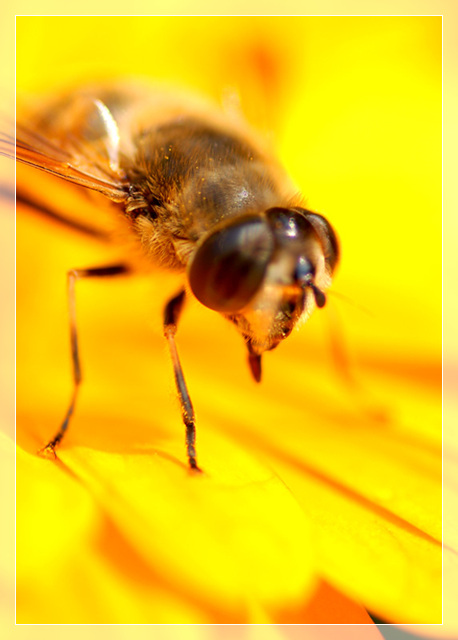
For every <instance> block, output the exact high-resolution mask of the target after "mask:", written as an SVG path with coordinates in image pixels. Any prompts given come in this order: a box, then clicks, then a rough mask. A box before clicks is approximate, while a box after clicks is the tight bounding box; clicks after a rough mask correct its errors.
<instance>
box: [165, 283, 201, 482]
mask: <svg viewBox="0 0 458 640" xmlns="http://www.w3.org/2000/svg"><path fill="white" fill-rule="evenodd" d="M185 295H186V294H185V292H184V291H180V293H178V294H177V295H176V296H174V297H173V298H172V299H171V300H169V302H168V303H167V304H166V307H165V309H164V336H165V338H166V339H167V342H168V345H169V349H170V355H171V358H172V364H173V373H174V376H175V384H176V388H177V392H178V398H179V400H180V405H181V415H182V418H183V422H184V425H185V427H186V452H187V454H188V460H189V466H190V467H191V469H196V471H200V469H199V467H198V466H197V460H196V449H195V442H196V424H195V416H194V409H193V406H192V402H191V398H190V397H189V392H188V388H187V386H186V382H185V379H184V374H183V369H182V367H181V363H180V358H179V356H178V351H177V347H176V343H175V334H176V332H177V323H178V319H179V317H180V314H181V309H182V308H183V303H184V299H185Z"/></svg>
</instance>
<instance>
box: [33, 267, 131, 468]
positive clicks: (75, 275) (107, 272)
mask: <svg viewBox="0 0 458 640" xmlns="http://www.w3.org/2000/svg"><path fill="white" fill-rule="evenodd" d="M128 271H129V268H128V267H127V266H126V265H124V264H117V265H111V266H109V267H95V268H93V269H71V270H70V271H68V273H67V291H68V310H69V315H70V344H71V352H72V363H73V393H72V397H71V400H70V404H69V407H68V409H67V413H66V414H65V418H64V420H63V422H62V424H61V426H60V428H59V430H58V431H57V433H56V434H55V436H54V438H53V439H52V440H50V441H49V442H48V444H47V445H46V446H45V447H43V448H42V449H40V450H39V451H38V454H39V455H41V456H43V457H46V458H55V457H56V451H55V450H56V447H57V445H58V444H59V443H60V442H61V440H62V438H63V437H64V435H65V432H66V431H67V429H68V425H69V422H70V419H71V417H72V415H73V412H74V410H75V404H76V398H77V395H78V389H79V386H80V384H81V381H82V374H81V364H80V357H79V349H78V332H77V327H76V304H75V283H76V281H77V280H79V279H80V278H103V277H108V276H117V275H121V274H126V273H128Z"/></svg>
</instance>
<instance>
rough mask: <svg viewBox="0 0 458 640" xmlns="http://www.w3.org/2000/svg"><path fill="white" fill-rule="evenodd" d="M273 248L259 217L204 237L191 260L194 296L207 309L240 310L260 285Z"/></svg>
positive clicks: (233, 224)
mask: <svg viewBox="0 0 458 640" xmlns="http://www.w3.org/2000/svg"><path fill="white" fill-rule="evenodd" d="M273 249H274V238H273V234H272V232H271V230H270V228H269V226H268V224H267V223H266V222H265V221H264V220H263V219H262V218H257V217H248V218H243V219H240V218H239V219H238V220H236V221H230V222H229V223H226V224H225V226H224V227H222V228H220V229H218V230H216V231H213V232H212V233H211V234H210V235H209V236H208V237H207V238H205V240H204V241H203V242H202V244H201V245H200V246H199V247H198V248H197V250H196V252H195V254H194V256H193V257H192V259H191V263H190V265H189V267H188V277H189V284H190V287H191V290H192V292H193V294H194V295H195V296H196V298H197V299H198V300H199V302H201V303H202V304H203V305H205V306H206V307H208V308H209V309H214V310H215V311H220V312H222V313H235V312H237V311H240V309H242V308H243V307H245V306H246V305H247V304H248V303H249V302H250V300H251V299H252V298H253V296H254V295H255V294H256V292H257V291H258V289H259V287H260V286H261V283H262V281H263V278H264V274H265V272H266V269H267V265H268V263H269V260H270V257H271V255H272V253H273Z"/></svg>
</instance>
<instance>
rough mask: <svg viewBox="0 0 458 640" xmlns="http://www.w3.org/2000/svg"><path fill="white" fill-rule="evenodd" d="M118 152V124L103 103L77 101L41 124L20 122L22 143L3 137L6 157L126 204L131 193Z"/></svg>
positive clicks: (18, 132)
mask: <svg viewBox="0 0 458 640" xmlns="http://www.w3.org/2000/svg"><path fill="white" fill-rule="evenodd" d="M76 109H77V111H76ZM53 115H54V116H55V117H54V119H53ZM70 124H71V125H72V126H68V125H70ZM118 148H119V132H118V129H117V126H116V123H115V121H114V119H113V117H112V115H111V113H110V111H109V110H108V108H107V107H106V106H105V105H104V104H103V103H102V102H101V101H100V100H97V99H81V100H80V101H79V102H78V101H76V102H75V101H74V102H73V103H72V104H71V109H70V108H69V107H68V106H67V108H62V109H60V110H59V109H57V110H52V111H49V112H48V113H47V114H46V117H45V118H42V119H41V120H40V119H39V118H38V119H31V120H30V122H29V121H26V122H25V123H22V122H18V123H17V125H16V140H15V139H14V138H13V137H12V136H11V135H10V134H4V133H3V134H0V153H1V154H2V155H4V156H7V157H10V158H16V160H18V161H19V162H22V163H24V164H26V165H29V166H32V167H35V168H37V169H41V170H42V171H46V172H47V173H50V174H52V175H55V176H58V177H60V178H63V179H64V180H67V181H68V182H72V183H74V184H77V185H79V186H82V187H85V188H87V189H91V190H93V191H97V192H99V193H102V194H103V195H105V196H106V197H108V198H110V200H113V201H115V202H123V201H124V200H125V199H126V195H127V188H126V183H125V180H124V175H123V172H122V170H121V169H120V167H119V162H118Z"/></svg>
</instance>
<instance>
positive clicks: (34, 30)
mask: <svg viewBox="0 0 458 640" xmlns="http://www.w3.org/2000/svg"><path fill="white" fill-rule="evenodd" d="M440 38H441V21H440V18H435V19H434V18H421V17H418V18H401V17H392V18H388V17H387V18H369V17H358V18H342V17H334V18H327V17H312V18H300V19H293V18H268V19H266V18H259V19H256V18H251V19H245V18H128V19H125V18H89V19H88V18H19V19H18V30H17V47H18V49H17V50H18V56H17V81H18V90H19V92H20V94H21V96H23V97H24V99H27V97H28V94H33V93H36V92H46V91H49V90H53V89H55V88H56V87H60V86H61V85H62V83H67V82H69V81H73V80H74V79H89V78H90V77H91V76H92V77H97V76H102V75H103V76H106V75H117V74H119V73H121V74H130V73H131V72H132V69H135V74H136V75H137V74H138V75H145V74H146V75H152V76H153V77H156V78H163V79H166V80H167V81H171V82H178V83H180V84H181V83H184V84H186V85H190V86H192V87H196V88H198V89H201V90H203V91H206V92H210V93H211V94H213V95H214V96H216V97H217V96H218V94H219V92H220V91H221V90H222V88H224V87H225V86H226V85H230V86H234V85H235V86H239V87H240V91H241V96H242V105H243V106H244V107H245V108H246V112H247V113H248V115H249V116H250V117H251V118H252V119H253V118H254V117H256V115H257V114H261V120H262V122H261V124H262V126H263V128H266V127H268V126H269V122H271V123H273V124H272V128H273V130H274V134H273V135H274V139H275V141H276V144H277V145H278V149H279V154H280V156H281V158H282V160H283V161H284V163H285V165H286V166H287V167H288V169H289V170H290V172H291V174H292V176H293V177H294V179H295V180H296V182H297V183H298V185H299V186H300V188H301V190H302V191H303V192H304V194H305V195H306V197H307V199H308V203H309V206H310V207H311V208H315V209H316V210H318V211H320V212H322V213H324V214H325V215H327V216H328V217H329V219H330V220H331V221H332V223H333V224H334V225H335V228H336V229H337V231H338V234H339V237H340V239H341V243H342V254H343V257H342V264H341V267H340V269H339V272H338V276H337V279H336V284H335V289H336V291H337V292H340V293H342V294H344V295H345V296H347V297H348V298H350V299H351V301H352V303H351V304H348V303H346V302H344V301H343V300H341V299H339V298H337V297H336V298H334V299H333V298H332V297H331V296H330V303H331V301H332V305H333V307H334V311H335V313H337V314H338V317H339V321H338V322H339V327H340V326H341V330H342V331H343V332H344V336H345V342H346V344H347V345H348V350H349V353H350V356H351V359H352V361H354V363H355V370H356V371H357V373H358V375H359V377H360V379H362V380H365V379H367V380H369V384H365V386H366V387H368V389H366V391H367V394H368V396H369V398H371V397H372V396H375V403H376V405H377V407H378V406H379V405H380V406H381V407H382V409H383V410H385V409H387V408H388V411H394V413H395V414H396V415H397V416H400V417H401V421H402V422H403V425H404V427H405V428H406V430H407V431H408V432H415V433H416V434H417V435H419V436H420V437H421V438H423V439H424V440H425V441H426V442H437V424H436V422H437V419H438V416H439V413H438V411H437V408H435V406H436V407H437V406H438V402H439V396H438V385H439V384H440V355H441V354H440V349H441V315H440V303H441V286H440V283H441V140H440V129H441V109H440V100H441V76H440V62H441V59H440V53H441V49H440ZM145 51H146V52H147V53H146V55H145ZM266 51H267V52H269V54H270V55H271V56H272V61H273V62H272V61H271V64H273V66H274V71H275V73H276V75H275V73H274V79H275V83H276V84H272V86H269V83H267V86H266V83H263V82H262V81H260V80H259V78H258V74H257V72H258V70H259V56H260V54H259V52H261V53H262V52H264V53H265V52H266ZM247 59H248V60H250V61H251V62H250V64H249V65H247V68H245V67H244V66H243V62H242V61H244V60H247ZM268 62H269V60H268ZM275 65H277V66H275ZM242 71H243V73H242ZM263 92H264V93H265V95H266V97H267V98H266V100H265V101H264V104H263V100H262V99H260V97H259V96H263ZM265 103H267V104H265ZM29 222H30V221H29ZM31 224H35V223H33V222H32V223H31ZM36 226H37V228H35V227H34V236H33V239H31V240H27V237H26V236H25V235H24V236H21V235H19V238H18V242H19V244H18V250H19V253H18V259H19V261H20V264H23V265H24V266H25V271H23V272H21V269H20V268H19V271H18V277H19V280H18V282H19V290H18V294H19V295H21V294H22V295H24V296H25V300H26V304H27V311H26V312H22V315H21V311H20V308H19V316H18V321H19V325H18V336H19V340H20V343H19V346H18V366H19V371H18V374H19V378H18V400H19V409H21V408H22V410H23V411H24V412H26V413H27V411H28V409H27V402H29V403H30V402H32V406H33V407H34V409H35V410H37V407H39V406H40V402H42V404H43V407H46V406H47V405H49V398H48V397H47V395H46V390H47V388H48V385H49V379H53V380H54V382H53V392H54V393H55V394H57V395H59V393H60V395H61V397H62V398H65V396H66V393H67V390H68V381H67V380H65V377H64V374H63V373H59V372H65V370H66V369H65V367H66V366H68V364H66V361H67V358H66V357H65V349H66V327H65V300H64V299H63V300H61V301H59V302H56V303H53V302H51V303H50V305H48V304H47V300H46V304H44V303H43V298H44V297H46V298H47V297H48V296H49V297H51V298H52V299H54V295H55V296H56V298H57V297H58V293H57V292H58V291H59V286H60V284H59V282H61V281H62V278H61V276H60V274H59V273H57V274H56V275H55V276H54V275H53V274H54V272H55V270H56V268H57V267H60V268H61V269H63V270H65V268H68V267H72V266H86V263H84V264H83V265H81V263H80V262H78V263H77V264H75V263H74V262H71V260H83V262H84V260H86V259H89V258H92V257H94V258H95V259H97V253H96V250H95V249H94V251H93V249H83V248H82V247H81V246H80V245H79V243H78V242H77V243H76V244H75V245H74V246H73V244H72V246H70V244H69V243H70V241H69V240H68V239H66V238H65V239H64V240H65V242H64V243H63V244H62V245H61V246H57V247H52V246H51V247H49V246H48V245H47V246H46V251H45V257H46V259H45V260H44V259H43V256H42V252H41V251H40V246H41V245H40V243H41V242H45V237H46V235H47V233H45V231H46V230H43V235H42V236H40V229H39V227H40V224H39V223H36ZM19 229H20V228H19ZM35 233H36V234H37V235H35ZM52 233H56V232H52ZM37 237H38V238H39V239H40V241H39V242H37V240H36V238H37ZM55 239H56V241H58V242H62V236H59V234H57V237H56V238H55ZM21 256H27V259H28V260H31V261H32V264H33V275H34V279H33V285H31V282H30V273H31V267H30V263H28V262H26V261H24V262H22V261H21ZM31 256H32V257H31ZM67 261H68V266H66V263H67ZM36 271H38V275H37V273H36ZM21 273H22V280H21ZM40 278H43V280H44V282H45V284H43V285H42V288H40ZM54 278H55V279H54ZM53 282H55V285H53ZM53 286H55V290H53V289H52V287H53ZM135 286H137V290H136V289H135ZM145 286H146V285H144V284H140V285H134V287H133V288H129V291H127V290H126V287H125V286H123V285H120V289H119V291H118V292H117V293H116V295H120V294H123V295H127V296H134V297H135V296H138V298H136V304H137V305H138V300H139V299H140V298H141V297H143V295H144V294H145V293H146V289H145V288H144V287H145ZM102 287H104V285H102ZM91 288H92V285H91ZM158 289H160V287H158V288H156V289H154V291H155V293H156V294H157V295H160V293H161V292H160V291H158ZM132 291H133V293H132ZM101 295H104V294H101V293H100V289H99V288H97V287H94V290H93V292H90V295H89V296H88V298H87V300H86V302H84V301H83V302H82V303H81V304H82V312H81V313H82V314H84V313H86V315H91V316H92V313H93V312H92V309H94V301H97V300H98V301H100V296H101ZM91 296H92V298H91ZM18 303H19V304H20V303H21V298H20V297H19V298H18ZM155 304H156V303H155ZM33 305H36V306H33ZM84 305H86V308H87V309H88V311H87V312H85V311H84ZM359 305H361V306H362V307H363V308H364V310H361V309H360V308H359ZM103 306H104V307H105V308H106V307H108V306H109V302H107V303H106V304H105V302H103V304H102V307H103ZM40 308H42V314H43V318H47V319H48V321H42V322H41V323H39V322H38V323H37V324H38V325H39V327H40V336H41V339H40V341H37V339H36V335H35V334H34V332H33V331H34V327H32V326H31V324H26V321H28V320H30V315H32V317H33V318H34V319H36V318H38V320H39V319H40V315H39V314H40ZM138 308H140V307H138ZM159 308H160V303H159V302H158V303H157V308H156V306H155V308H154V309H153V311H152V312H151V308H149V309H148V308H147V309H146V311H143V313H144V316H143V317H141V320H140V319H138V318H137V319H134V320H131V319H129V317H128V314H127V313H125V312H124V311H121V313H119V314H118V318H117V320H118V321H119V319H120V320H121V321H122V323H124V326H123V325H122V324H121V325H119V326H120V329H118V333H121V334H122V333H123V332H124V331H127V332H130V333H132V332H133V331H135V332H138V333H140V337H141V338H142V339H143V340H146V341H148V334H149V333H150V332H151V325H152V324H153V320H154V322H155V325H154V327H153V329H152V332H153V336H154V344H153V351H154V354H152V355H151V356H150V355H149V354H148V356H146V357H145V359H144V361H143V362H141V363H140V364H138V363H137V364H136V369H137V371H139V372H140V385H139V386H137V387H136V388H135V389H134V390H133V391H131V392H129V393H131V394H132V398H134V400H135V402H136V406H138V403H139V402H140V407H139V409H138V414H139V415H140V416H142V415H144V413H145V411H147V410H148V402H149V398H148V392H149V386H148V385H149V380H150V379H151V378H150V377H149V376H151V371H152V370H154V366H153V365H154V363H153V365H151V364H150V362H151V361H153V360H155V358H156V354H157V350H158V349H159V350H160V349H161V347H160V346H159V344H160V326H159V324H158V322H157V319H158V318H159V315H158V314H159ZM30 309H33V314H31V313H30ZM110 313H112V312H110V311H104V310H103V308H102V310H101V311H100V312H99V311H97V316H98V318H102V320H100V319H99V320H94V322H99V323H100V324H101V325H102V326H103V325H106V324H108V323H109V321H110ZM154 313H156V316H154ZM104 314H106V315H104ZM26 315H27V316H28V318H26ZM94 315H95V312H94ZM189 315H190V319H189V321H188V319H187V317H185V318H184V320H183V326H182V328H181V330H180V338H181V342H182V344H183V346H182V350H183V357H184V358H186V359H187V361H188V363H189V364H188V366H187V370H189V373H188V376H189V378H190V381H191V380H192V376H193V375H195V374H193V373H192V368H193V367H196V368H197V371H198V375H197V376H196V380H197V382H196V383H195V386H197V387H198V384H199V376H200V377H201V378H202V379H203V380H205V377H206V376H207V377H208V376H209V375H210V376H211V377H212V378H213V377H217V375H218V376H220V373H221V372H220V370H219V363H220V361H221V357H222V356H221V349H223V350H224V349H225V350H224V351H223V353H224V358H226V359H227V367H226V368H225V369H227V371H228V372H234V373H232V376H233V377H234V378H235V379H238V378H239V373H238V372H239V371H240V370H241V369H242V368H243V366H244V363H243V349H242V345H239V344H238V342H237V336H234V337H233V336H232V335H230V333H231V332H230V328H226V326H225V325H224V324H223V323H222V322H221V321H220V320H219V319H218V318H217V317H215V318H213V317H211V316H212V314H209V313H205V312H201V311H200V310H198V309H197V308H192V309H191V310H190V312H189ZM329 315H330V314H327V315H326V316H324V317H323V316H321V315H320V314H318V313H317V314H315V317H314V318H313V319H312V320H311V321H310V323H309V325H307V326H306V327H304V328H303V329H302V331H301V333H300V334H297V335H294V336H293V337H292V338H291V339H290V340H289V341H287V342H286V343H285V344H284V345H282V346H281V347H280V350H279V351H278V353H277V352H276V353H275V354H272V356H271V357H270V358H268V359H267V358H266V361H265V372H266V375H265V377H266V380H265V383H266V385H265V391H264V393H265V397H269V395H271V394H275V393H276V394H279V396H280V397H284V398H287V397H288V396H287V394H288V392H289V390H290V389H291V388H294V387H295V386H297V388H298V389H299V388H301V389H302V390H303V389H304V388H305V390H306V391H305V394H306V393H307V388H309V386H310V385H311V384H312V378H313V372H314V371H322V372H324V374H326V375H329V376H330V377H331V378H332V376H333V375H335V374H334V373H333V370H332V359H331V358H330V356H329V351H330V350H329V338H328V332H329V324H331V326H334V325H333V323H332V321H329ZM119 316H120V318H119ZM331 317H332V316H331ZM150 318H151V319H152V320H150ZM91 321H92V319H91ZM23 322H24V324H22V323H23ZM188 322H189V323H188ZM140 323H143V325H146V328H145V326H143V327H141V326H139V325H140ZM148 323H149V326H148ZM32 324H35V323H32ZM186 325H187V326H186ZM60 327H62V328H60ZM90 331H92V329H90ZM47 332H48V333H47ZM118 333H116V334H115V333H113V335H111V334H110V341H109V344H108V345H105V346H103V345H102V346H101V347H100V354H99V356H97V357H96V359H95V360H94V362H95V364H94V365H91V364H90V363H89V364H88V366H89V367H90V366H93V367H94V371H95V372H97V371H98V372H99V373H98V374H97V373H96V374H94V377H96V376H97V375H98V377H102V379H104V378H105V374H106V371H105V369H104V366H105V365H104V364H103V362H104V359H105V360H106V359H107V355H108V354H109V353H110V351H111V348H112V341H114V340H116V339H118V338H116V335H118ZM137 337H138V336H137ZM121 339H122V335H121ZM85 341H86V345H87V351H88V352H89V353H90V348H91V342H92V344H93V345H99V344H100V329H99V332H98V333H97V330H95V333H94V335H93V336H91V333H90V332H89V333H86V336H85ZM226 344H227V345H228V346H227V347H226V346H225V345H226ZM50 345H51V347H50ZM186 345H188V346H186ZM194 345H195V346H194ZM221 345H224V346H221ZM216 347H218V348H216ZM49 348H51V349H52V350H53V351H52V352H51V354H50V352H49ZM148 348H149V349H150V348H151V345H148ZM104 349H105V351H104ZM186 349H188V355H187V356H186ZM194 350H195V351H196V352H199V353H201V354H202V362H198V363H196V359H195V356H194V357H193V354H194ZM207 351H208V353H207ZM21 353H26V354H27V358H28V359H29V360H28V361H29V363H32V364H27V362H26V361H25V360H24V361H22V360H21V359H20V356H21ZM60 353H63V354H64V355H63V356H62V357H61V356H60V355H59V354H60ZM160 355H161V357H162V356H164V354H163V353H161V354H160ZM97 358H98V359H99V360H100V362H99V363H98V362H97ZM45 360H52V364H50V365H49V366H51V367H52V368H53V371H52V372H51V373H48V375H47V376H46V377H44V378H43V379H42V380H39V381H38V382H37V380H36V378H37V371H39V365H37V363H42V362H43V361H45ZM162 361H163V363H164V364H163V366H164V368H165V367H167V366H168V365H167V361H166V358H165V357H162ZM21 362H24V364H21ZM33 363H34V364H33ZM142 367H143V368H144V371H145V373H143V374H142V373H141V371H142ZM200 369H202V370H203V373H199V371H200ZM269 370H271V371H273V372H276V373H277V374H278V372H281V373H280V374H279V375H280V379H281V381H282V383H279V377H278V375H277V376H275V375H274V374H273V373H270V374H269ZM216 372H217V373H216ZM302 372H303V373H302ZM241 375H242V374H241V373H240V376H241ZM269 376H270V377H269ZM302 376H303V378H302ZM324 379H326V377H324ZM31 380H34V384H33V387H34V388H35V390H34V391H32V395H31V396H29V399H28V400H27V399H26V393H25V392H26V390H27V391H30V386H31V384H30V381H31ZM321 380H322V378H320V381H321ZM393 381H394V386H393ZM106 384H107V391H106V395H105V402H106V400H107V398H109V397H110V393H112V388H113V385H114V384H116V381H115V380H114V379H113V380H109V383H108V382H107V383H106ZM232 384H233V382H232V381H231V374H230V373H226V371H224V372H222V374H221V384H220V385H219V386H217V387H216V388H215V393H217V394H222V395H223V396H224V395H227V396H230V393H231V385H232ZM243 384H244V385H246V386H247V387H248V385H249V381H248V376H247V375H246V376H245V377H244V382H243ZM330 386H331V387H333V386H335V381H334V382H331V383H330ZM139 388H140V389H141V391H139ZM248 388H249V387H248ZM419 389H420V390H421V397H419ZM401 390H402V393H401ZM122 391H124V390H122ZM252 393H256V394H258V391H257V390H256V391H253V392H252ZM261 393H263V392H262V391H261ZM298 393H299V391H298ZM302 393H304V391H302ZM142 395H143V397H141V396H142ZM197 395H198V396H203V395H205V390H204V391H197ZM145 396H146V397H145ZM256 397H257V401H256V403H255V404H254V405H253V406H246V407H244V411H252V412H253V414H254V415H256V416H259V415H263V413H262V411H260V407H259V397H260V396H259V395H257V396H256ZM262 397H263V396H261V400H260V401H261V403H262ZM365 397H366V398H367V396H365ZM62 402H64V400H61V401H60V403H62ZM141 402H143V403H144V404H141ZM229 402H230V400H229ZM286 402H287V400H286ZM200 403H202V404H203V403H204V400H203V399H202V397H200V399H199V400H198V399H195V404H196V406H197V408H198V407H199V404H200ZM56 405H59V403H58V402H56ZM59 406H60V405H59ZM59 406H56V407H55V408H54V407H53V408H52V409H50V411H54V412H55V416H56V418H55V419H58V414H59ZM172 409H173V407H172ZM100 411H103V403H101V408H100ZM425 411H426V412H428V411H429V414H428V418H429V419H422V418H423V417H424V415H425ZM37 422H39V421H37ZM177 422H178V421H177ZM177 428H178V429H179V428H180V427H179V424H177ZM201 431H202V429H201V430H200V431H199V438H201V439H202V440H203V439H204V436H203V434H201ZM46 433H47V430H46V425H44V426H42V425H40V426H39V427H37V431H36V437H38V439H39V438H40V437H45V434H46ZM116 435H117V437H118V439H119V438H120V440H119V442H121V443H122V442H124V439H123V436H122V435H121V436H120V434H118V433H117V434H116ZM80 437H81V440H84V437H85V434H84V432H83V433H82V435H81V436H80ZM100 437H101V438H102V439H103V435H102V436H100ZM18 438H19V441H20V438H21V434H20V432H18ZM179 440H180V439H179V438H177V441H178V442H179ZM28 446H31V444H28ZM104 446H106V443H104ZM251 446H252V447H256V443H255V441H254V442H253V444H252V445H251ZM176 451H177V456H179V455H180V453H179V452H180V449H179V447H177V448H176Z"/></svg>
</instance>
